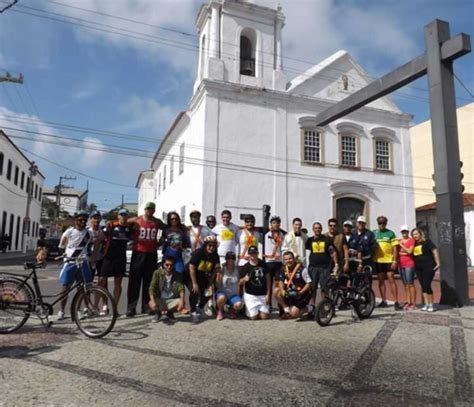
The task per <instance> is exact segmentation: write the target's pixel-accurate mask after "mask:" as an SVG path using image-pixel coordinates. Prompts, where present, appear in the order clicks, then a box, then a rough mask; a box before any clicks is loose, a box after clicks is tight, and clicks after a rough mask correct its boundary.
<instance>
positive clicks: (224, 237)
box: [212, 223, 239, 257]
mask: <svg viewBox="0 0 474 407" xmlns="http://www.w3.org/2000/svg"><path fill="white" fill-rule="evenodd" d="M238 230H239V227H238V226H236V225H234V224H233V223H230V224H229V225H228V226H225V225H223V224H220V225H217V226H216V227H215V228H214V229H212V231H213V232H214V234H215V235H216V236H217V241H218V242H219V246H218V247H217V254H218V255H219V256H221V257H224V256H225V255H226V253H227V252H233V253H235V242H236V235H237V232H238Z"/></svg>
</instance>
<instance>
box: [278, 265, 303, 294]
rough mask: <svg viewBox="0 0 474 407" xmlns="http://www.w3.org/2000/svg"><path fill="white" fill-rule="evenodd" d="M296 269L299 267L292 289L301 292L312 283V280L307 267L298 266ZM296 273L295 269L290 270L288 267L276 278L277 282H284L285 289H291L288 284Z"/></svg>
mask: <svg viewBox="0 0 474 407" xmlns="http://www.w3.org/2000/svg"><path fill="white" fill-rule="evenodd" d="M295 267H298V270H297V271H296V273H295V275H294V277H293V279H292V280H291V287H293V288H295V289H296V291H301V290H302V289H303V288H304V286H305V285H306V284H308V283H311V281H312V280H311V277H310V275H309V272H308V269H307V268H306V267H303V266H301V265H298V264H297V265H296V266H295ZM294 271H295V269H294V268H293V270H288V267H286V266H285V267H282V270H281V271H280V273H278V274H277V275H276V276H275V281H283V284H284V285H285V289H287V288H289V287H288V283H289V280H290V278H291V275H292V274H293V272H294Z"/></svg>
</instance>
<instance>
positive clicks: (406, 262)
mask: <svg viewBox="0 0 474 407" xmlns="http://www.w3.org/2000/svg"><path fill="white" fill-rule="evenodd" d="M400 242H401V243H403V246H405V247H407V248H409V249H413V247H415V241H414V240H413V239H412V238H411V237H409V238H408V239H406V240H404V239H400ZM400 267H401V268H413V267H415V261H414V260H413V254H408V253H407V252H406V251H405V249H404V248H403V247H402V246H400Z"/></svg>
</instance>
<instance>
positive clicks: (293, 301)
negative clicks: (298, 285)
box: [288, 291, 311, 310]
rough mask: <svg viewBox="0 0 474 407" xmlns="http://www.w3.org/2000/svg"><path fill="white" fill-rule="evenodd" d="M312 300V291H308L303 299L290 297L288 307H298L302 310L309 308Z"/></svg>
mask: <svg viewBox="0 0 474 407" xmlns="http://www.w3.org/2000/svg"><path fill="white" fill-rule="evenodd" d="M310 299H311V291H308V292H307V293H306V294H305V295H303V296H302V297H288V306H289V307H296V308H298V309H300V310H301V309H303V308H306V307H307V306H308V304H309V300H310Z"/></svg>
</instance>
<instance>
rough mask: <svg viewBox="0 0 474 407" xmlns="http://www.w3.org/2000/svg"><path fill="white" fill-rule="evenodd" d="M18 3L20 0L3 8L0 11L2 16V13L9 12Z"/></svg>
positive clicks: (15, 0)
mask: <svg viewBox="0 0 474 407" xmlns="http://www.w3.org/2000/svg"><path fill="white" fill-rule="evenodd" d="M16 3H18V0H13V3H10V4H8V5H7V6H5V7H3V8H2V9H1V10H0V14H2V13H3V12H5V11H7V10H8V9H9V8H10V7H13V6H14V5H15V4H16Z"/></svg>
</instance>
